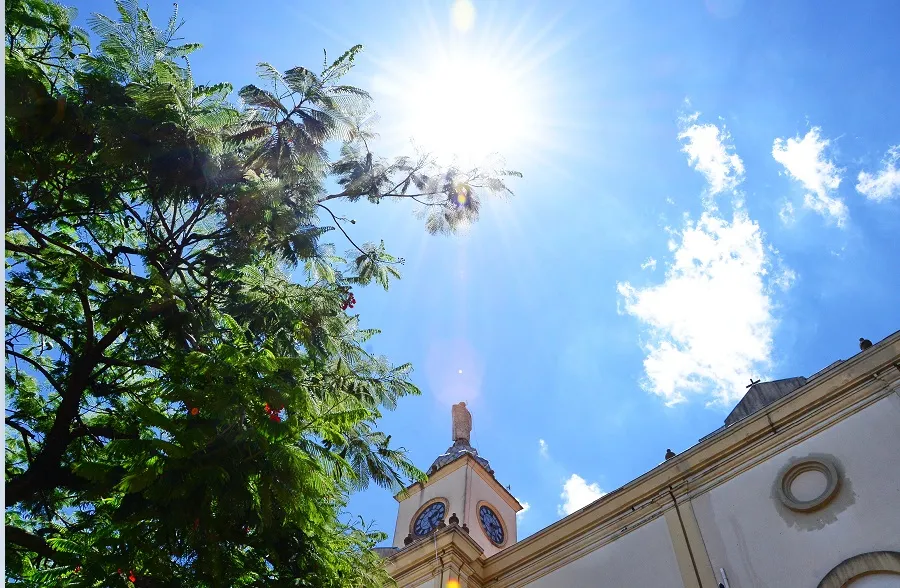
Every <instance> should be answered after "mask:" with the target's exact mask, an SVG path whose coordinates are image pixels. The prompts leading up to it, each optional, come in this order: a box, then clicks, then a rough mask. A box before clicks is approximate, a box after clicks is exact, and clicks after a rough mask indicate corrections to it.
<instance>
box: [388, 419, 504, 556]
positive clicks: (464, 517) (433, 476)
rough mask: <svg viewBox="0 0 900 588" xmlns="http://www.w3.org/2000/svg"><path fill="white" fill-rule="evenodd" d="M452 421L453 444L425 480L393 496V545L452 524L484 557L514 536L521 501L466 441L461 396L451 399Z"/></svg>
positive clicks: (469, 425)
mask: <svg viewBox="0 0 900 588" xmlns="http://www.w3.org/2000/svg"><path fill="white" fill-rule="evenodd" d="M452 422H453V428H452V431H453V434H452V440H453V445H451V446H450V448H449V449H447V451H446V452H445V453H443V454H442V455H440V456H438V458H437V459H435V460H434V463H432V464H431V467H430V468H428V470H427V472H426V473H427V474H428V481H427V482H425V483H420V482H416V483H415V484H413V485H411V486H410V487H408V488H406V489H405V490H404V491H402V492H400V493H399V494H397V496H395V498H396V500H397V501H398V502H399V503H400V507H399V511H398V513H397V526H396V529H395V531H394V547H395V548H399V549H405V548H407V547H412V546H414V545H415V544H417V543H419V542H423V540H424V539H426V538H430V537H431V536H432V535H433V534H435V533H440V532H441V529H445V528H447V527H448V526H454V527H458V529H459V530H461V531H462V532H463V533H464V534H467V535H468V537H469V538H471V539H472V540H473V541H474V542H475V544H477V546H478V547H479V548H480V550H481V552H482V556H483V557H489V556H491V555H493V554H495V553H497V552H498V551H501V550H503V549H505V548H507V547H509V546H510V545H513V544H514V543H515V542H516V513H517V512H519V511H520V510H522V505H520V504H519V501H517V500H516V499H515V498H514V497H513V495H512V494H510V492H509V491H508V490H507V489H506V488H504V487H503V485H502V484H500V482H498V481H497V479H496V478H495V477H494V470H492V469H491V466H490V464H488V461H487V460H486V459H485V458H483V457H481V456H480V455H478V451H476V450H475V448H474V447H472V446H471V445H470V443H469V438H470V435H471V432H472V413H470V412H469V410H468V409H467V408H466V403H465V402H460V403H459V404H455V405H453V408H452Z"/></svg>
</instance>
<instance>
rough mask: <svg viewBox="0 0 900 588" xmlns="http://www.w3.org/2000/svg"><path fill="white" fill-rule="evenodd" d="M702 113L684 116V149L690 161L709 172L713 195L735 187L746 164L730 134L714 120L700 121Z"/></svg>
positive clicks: (681, 135)
mask: <svg viewBox="0 0 900 588" xmlns="http://www.w3.org/2000/svg"><path fill="white" fill-rule="evenodd" d="M699 116H700V113H695V114H693V115H691V116H688V117H686V118H683V119H682V120H681V125H682V128H683V130H682V131H681V132H680V133H679V134H678V139H679V140H680V141H683V142H684V145H683V146H682V148H681V150H682V151H683V152H684V153H687V156H688V163H689V164H690V165H692V166H694V169H696V170H697V171H699V172H700V173H702V174H703V175H704V176H706V180H707V181H708V182H709V194H710V195H711V196H714V195H716V194H719V193H721V192H724V191H725V190H734V189H735V188H736V187H737V186H738V184H740V183H741V182H742V181H743V180H744V164H743V162H742V161H741V158H740V157H738V155H737V153H734V146H733V145H731V144H730V142H731V135H730V134H729V133H728V131H726V130H725V129H720V128H719V127H717V126H716V125H714V124H709V123H707V124H702V125H701V124H697V119H698V118H699ZM687 125H690V126H687Z"/></svg>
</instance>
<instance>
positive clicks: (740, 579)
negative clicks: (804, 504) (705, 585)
mask: <svg viewBox="0 0 900 588" xmlns="http://www.w3.org/2000/svg"><path fill="white" fill-rule="evenodd" d="M785 434H786V435H787V434H789V433H787V432H786V433H785ZM811 455H812V456H816V455H826V456H832V457H833V459H834V460H835V461H836V462H837V464H838V467H839V469H840V470H842V474H843V475H842V486H841V489H840V491H839V493H838V494H837V496H836V497H835V498H834V499H833V500H832V502H831V503H829V505H828V506H826V507H824V508H823V509H822V510H818V511H815V512H812V513H808V514H800V513H796V512H793V511H791V510H788V509H787V508H786V507H784V506H783V505H782V504H781V503H780V502H779V501H778V500H777V499H776V493H775V483H776V478H777V477H778V474H779V472H780V471H781V469H782V467H784V465H785V464H786V463H787V462H788V461H789V460H790V459H791V458H802V457H806V456H811ZM692 504H693V508H694V512H695V514H696V517H697V521H698V523H699V526H700V531H701V533H702V535H703V541H704V543H705V545H706V549H707V551H708V553H709V558H710V561H711V563H712V567H713V569H714V570H716V574H717V575H718V570H719V568H725V572H726V574H727V575H728V581H729V584H730V586H731V588H761V587H766V586H771V587H780V586H816V585H817V584H818V583H819V581H820V580H821V579H822V578H823V577H824V576H825V574H827V573H828V571H829V570H831V569H832V568H833V567H834V566H836V565H837V564H839V563H841V562H842V561H843V560H845V559H847V558H849V557H851V556H854V555H858V554H861V553H865V552H868V551H878V550H894V551H897V550H900V396H898V394H897V393H896V392H894V393H891V394H890V395H888V396H887V397H885V398H882V399H881V400H879V401H878V402H876V403H875V404H871V405H869V406H868V407H867V408H864V409H863V410H862V411H860V412H857V413H856V414H853V415H852V416H850V417H847V418H846V419H844V420H842V421H840V422H838V423H837V424H835V425H834V426H832V427H830V428H827V429H825V430H823V431H821V432H819V433H818V434H816V435H815V436H813V437H811V438H809V439H807V440H805V441H803V442H801V443H799V444H797V445H794V446H793V447H791V448H790V449H787V450H785V451H783V452H782V453H780V454H777V455H775V456H774V457H772V458H770V459H768V460H767V461H765V462H763V463H760V464H758V465H756V466H755V467H753V468H752V469H750V470H748V471H746V472H743V473H741V474H739V475H738V476H736V477H734V478H732V479H731V480H729V481H728V482H726V483H725V484H723V485H721V486H718V487H716V488H714V489H713V490H712V491H710V492H708V493H705V494H702V495H700V496H697V497H695V498H694V499H693V500H692ZM873 581H874V580H873ZM863 585H865V584H863ZM887 585H890V584H887ZM853 586H854V587H855V586H856V584H853Z"/></svg>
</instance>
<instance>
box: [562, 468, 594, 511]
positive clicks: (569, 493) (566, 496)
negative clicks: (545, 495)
mask: <svg viewBox="0 0 900 588" xmlns="http://www.w3.org/2000/svg"><path fill="white" fill-rule="evenodd" d="M605 494H606V492H604V491H603V490H601V489H600V486H599V485H598V484H597V483H596V482H594V483H592V484H588V483H587V482H586V481H585V480H584V478H582V477H581V476H579V475H578V474H572V475H571V476H569V479H568V480H566V482H565V483H564V484H563V491H562V494H560V495H559V497H560V498H562V499H563V503H562V504H560V505H558V506H557V511H558V512H559V514H560V515H561V516H565V515H570V514H572V513H573V512H575V511H576V510H578V509H580V508H583V507H585V506H587V505H589V504H590V503H592V502H594V501H595V500H597V499H598V498H600V497H601V496H603V495H605Z"/></svg>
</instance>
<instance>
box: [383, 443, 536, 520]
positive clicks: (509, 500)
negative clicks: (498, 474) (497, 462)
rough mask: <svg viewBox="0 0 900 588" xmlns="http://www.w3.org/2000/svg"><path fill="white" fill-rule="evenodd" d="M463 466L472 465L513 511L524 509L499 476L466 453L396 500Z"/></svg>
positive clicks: (414, 492) (406, 489) (406, 497)
mask: <svg viewBox="0 0 900 588" xmlns="http://www.w3.org/2000/svg"><path fill="white" fill-rule="evenodd" d="M463 466H469V467H471V468H472V471H474V472H475V473H476V474H478V476H479V477H480V478H481V479H482V480H484V481H485V483H487V485H488V486H490V487H491V489H492V490H493V491H494V492H495V493H496V494H497V495H498V496H500V498H502V499H503V502H505V503H506V504H508V505H509V507H510V508H511V509H513V512H519V511H520V510H522V505H521V504H519V501H518V500H516V497H515V496H513V495H512V494H511V493H510V492H509V490H507V489H506V488H504V487H503V485H502V484H501V483H500V482H498V481H497V478H495V477H494V476H493V475H492V474H491V473H490V472H488V471H487V470H486V469H484V466H482V465H481V464H480V463H478V462H477V461H475V459H474V458H473V457H471V456H469V455H465V456H463V457H461V458H459V459H457V460H456V461H454V462H452V463H448V464H447V465H445V466H444V467H442V468H441V469H439V470H438V471H436V472H435V473H434V475H432V476H431V477H430V478H428V480H427V481H426V482H424V483H422V482H415V483H413V484H410V485H409V486H408V487H406V488H405V489H403V490H401V491H400V492H398V493H397V494H396V495H395V496H394V500H396V501H397V502H403V501H404V500H407V499H408V498H410V497H412V496H415V495H416V494H418V493H419V492H421V491H422V490H424V489H425V488H426V487H427V486H429V485H431V484H433V483H434V482H437V481H438V480H440V479H441V478H444V477H446V476H448V475H450V474H452V473H453V472H455V471H456V470H458V469H460V468H461V467H463Z"/></svg>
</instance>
